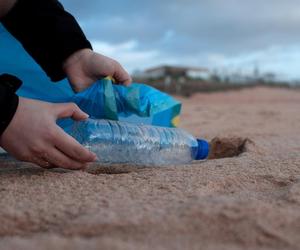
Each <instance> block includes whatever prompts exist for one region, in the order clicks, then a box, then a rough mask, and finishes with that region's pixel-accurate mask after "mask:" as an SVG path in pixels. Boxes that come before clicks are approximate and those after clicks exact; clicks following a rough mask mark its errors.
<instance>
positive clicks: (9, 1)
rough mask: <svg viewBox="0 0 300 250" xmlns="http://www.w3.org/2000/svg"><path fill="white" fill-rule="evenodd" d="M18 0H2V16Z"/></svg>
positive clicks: (0, 15) (0, 8) (0, 7)
mask: <svg viewBox="0 0 300 250" xmlns="http://www.w3.org/2000/svg"><path fill="white" fill-rule="evenodd" d="M15 3H16V0H1V1H0V18H1V17H4V16H5V15H6V14H7V13H8V12H9V11H10V10H11V9H12V7H13V6H14V5H15Z"/></svg>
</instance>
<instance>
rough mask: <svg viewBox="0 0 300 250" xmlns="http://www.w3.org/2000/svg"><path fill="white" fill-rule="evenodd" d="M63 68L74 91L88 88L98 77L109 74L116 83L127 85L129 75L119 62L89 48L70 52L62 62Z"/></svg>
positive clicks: (129, 79)
mask: <svg viewBox="0 0 300 250" xmlns="http://www.w3.org/2000/svg"><path fill="white" fill-rule="evenodd" d="M63 69H64V71H65V73H66V75H67V77H68V79H69V82H70V84H71V86H72V88H73V90H74V91H75V92H80V91H83V90H85V89H86V88H88V87H89V86H90V85H92V84H93V83H94V82H96V81H97V80H99V79H100V78H103V77H106V76H111V77H112V78H114V79H115V80H116V82H117V83H120V84H124V85H129V84H130V83H131V81H132V80H131V77H130V75H129V74H128V73H127V72H126V71H125V70H124V68H123V67H122V66H121V64H120V63H118V62H117V61H115V60H113V59H111V58H109V57H106V56H104V55H101V54H98V53H96V52H93V51H92V50H90V49H82V50H79V51H77V52H75V53H74V54H72V55H71V56H70V57H69V58H67V60H66V61H65V62H64V64H63Z"/></svg>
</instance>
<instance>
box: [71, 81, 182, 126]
mask: <svg viewBox="0 0 300 250" xmlns="http://www.w3.org/2000/svg"><path fill="white" fill-rule="evenodd" d="M71 101H73V102H75V103H76V104H77V105H78V106H79V107H80V108H81V109H82V110H83V111H85V112H86V113H88V114H89V115H90V117H91V118H97V119H101V118H102V119H110V120H127V121H130V120H131V119H130V117H131V116H138V117H140V118H143V117H144V118H151V122H150V124H152V125H158V126H166V127H176V126H177V123H178V116H179V114H180V110H181V103H180V102H178V101H176V100H175V99H174V98H173V97H171V96H169V95H167V94H165V93H163V92H161V91H159V90H157V89H155V88H152V87H150V86H147V85H145V84H137V83H133V84H131V85H130V86H129V87H126V86H122V85H113V84H112V81H111V80H110V79H109V78H105V79H102V80H99V81H98V82H96V83H95V84H93V85H92V86H91V87H89V88H88V89H86V90H85V91H83V92H80V93H78V94H75V95H74V96H73V97H72V100H71ZM145 121H146V120H145ZM145 121H144V123H149V119H148V121H147V122H145Z"/></svg>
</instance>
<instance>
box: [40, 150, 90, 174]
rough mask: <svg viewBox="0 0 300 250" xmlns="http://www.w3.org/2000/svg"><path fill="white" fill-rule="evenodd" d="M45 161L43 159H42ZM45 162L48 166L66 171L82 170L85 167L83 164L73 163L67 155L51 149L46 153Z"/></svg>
mask: <svg viewBox="0 0 300 250" xmlns="http://www.w3.org/2000/svg"><path fill="white" fill-rule="evenodd" d="M43 160H45V159H43ZM46 161H47V162H49V165H50V166H51V165H52V166H55V167H60V168H66V169H73V170H77V169H83V168H85V167H86V164H85V163H82V162H78V161H75V160H73V159H71V158H70V157H68V156H67V155H65V154H63V153H62V152H60V151H59V150H58V149H56V148H54V147H52V148H50V149H49V150H48V152H47V159H46Z"/></svg>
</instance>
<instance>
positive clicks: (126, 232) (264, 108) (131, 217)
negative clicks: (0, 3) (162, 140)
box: [0, 88, 300, 250]
mask: <svg viewBox="0 0 300 250" xmlns="http://www.w3.org/2000/svg"><path fill="white" fill-rule="evenodd" d="M181 100H182V102H183V114H182V123H181V126H182V127H183V128H185V129H187V130H189V131H190V132H192V133H193V134H194V135H196V136H199V137H202V138H206V139H208V140H211V139H213V138H215V137H218V139H215V142H216V143H215V146H216V148H217V150H216V151H218V152H219V153H218V154H217V155H215V157H217V156H218V155H219V156H220V154H224V152H222V148H223V147H220V145H222V143H223V144H224V143H225V145H227V146H228V143H229V149H230V150H232V152H231V153H230V154H229V155H228V156H230V157H227V158H220V159H213V160H207V161H202V162H194V163H192V164H190V165H184V166H177V167H175V166H173V167H172V166H171V167H164V168H135V167H130V166H115V167H106V168H104V167H101V166H93V167H91V168H90V169H89V170H88V172H83V171H77V172H75V171H74V172H73V171H64V170H59V169H57V170H51V171H47V170H43V169H40V168H38V167H35V166H33V165H30V164H24V163H18V162H15V161H12V160H9V159H7V158H4V157H2V159H1V162H0V249H1V250H2V249H22V250H26V249H139V250H143V249H158V250H160V249H228V250H229V249H230V250H235V249H300V92H297V91H295V90H288V89H276V88H273V89H268V88H253V89H245V90H242V91H233V92H225V93H214V94H196V95H194V96H193V97H192V98H190V99H181ZM224 138H225V139H224ZM232 138H233V139H232ZM234 140H235V141H236V142H234ZM241 142H242V143H241ZM232 143H233V144H232ZM236 143H238V144H240V146H239V147H237V148H238V149H239V151H238V153H239V155H238V156H235V155H236V154H235V153H237V151H236V150H235V149H234V148H235V147H236V145H237V144H236ZM230 144H232V145H233V146H232V145H231V146H230ZM242 144H243V145H242ZM241 145H242V146H241ZM218 147H219V148H218ZM232 148H233V149H232ZM230 150H229V151H230ZM223 151H224V150H223ZM225 151H226V150H225ZM223 156H224V155H223Z"/></svg>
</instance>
